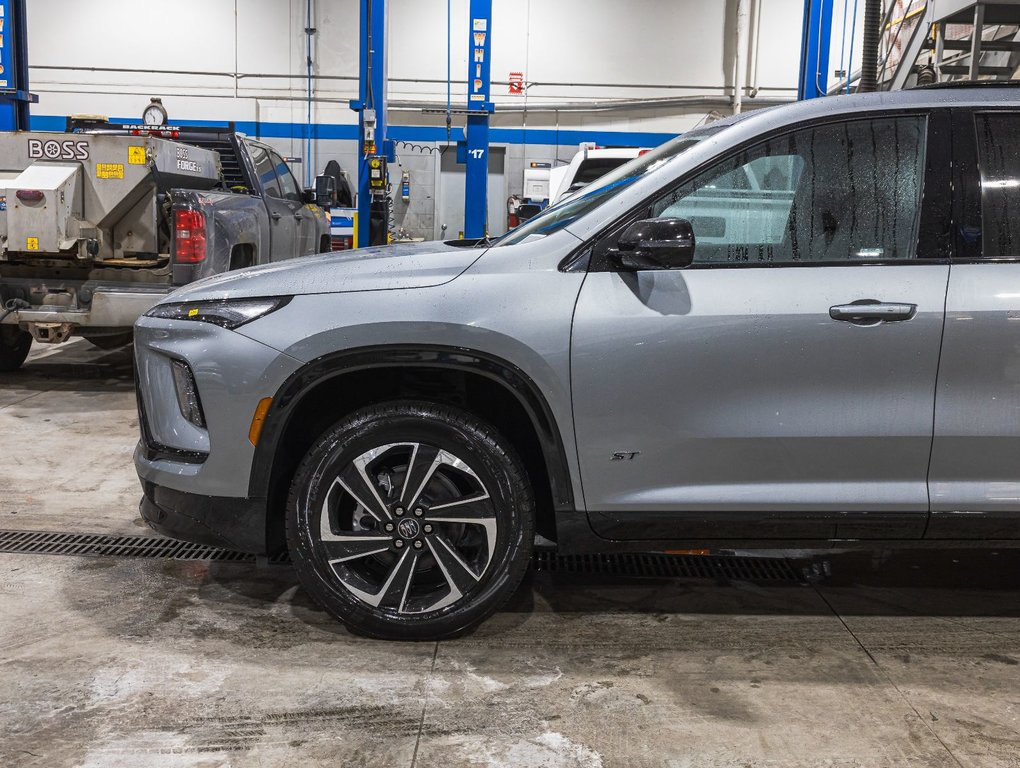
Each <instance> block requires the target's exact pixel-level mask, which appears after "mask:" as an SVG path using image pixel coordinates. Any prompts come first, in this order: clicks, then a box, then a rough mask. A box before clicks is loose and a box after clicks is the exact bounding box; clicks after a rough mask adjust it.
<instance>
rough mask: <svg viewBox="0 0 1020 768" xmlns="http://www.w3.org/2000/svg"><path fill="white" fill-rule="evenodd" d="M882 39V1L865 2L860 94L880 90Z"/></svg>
mask: <svg viewBox="0 0 1020 768" xmlns="http://www.w3.org/2000/svg"><path fill="white" fill-rule="evenodd" d="M881 37H882V0H864V51H863V55H862V57H861V81H860V84H859V85H858V86H857V92H858V93H870V92H872V91H874V90H877V88H878V43H879V40H880V39H881Z"/></svg>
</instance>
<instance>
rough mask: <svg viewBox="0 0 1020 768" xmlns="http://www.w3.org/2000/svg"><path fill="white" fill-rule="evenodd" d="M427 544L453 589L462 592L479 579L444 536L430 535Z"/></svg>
mask: <svg viewBox="0 0 1020 768" xmlns="http://www.w3.org/2000/svg"><path fill="white" fill-rule="evenodd" d="M428 545H429V549H430V550H431V551H432V555H433V556H434V557H435V558H436V563H438V564H439V569H440V570H441V571H442V572H443V576H445V577H446V580H447V582H449V584H450V588H451V589H452V590H453V591H455V592H459V593H460V594H463V593H464V592H466V591H467V590H469V589H470V588H471V587H473V586H474V585H475V583H476V582H477V581H478V579H479V576H478V574H476V573H475V572H474V571H473V570H471V567H470V566H469V565H468V564H467V563H465V562H464V560H463V559H462V558H461V556H460V555H458V554H457V550H455V549H454V548H453V546H452V545H451V544H450V542H449V540H447V538H446V537H445V536H443V535H441V534H439V535H436V536H433V537H431V538H430V539H429V540H428Z"/></svg>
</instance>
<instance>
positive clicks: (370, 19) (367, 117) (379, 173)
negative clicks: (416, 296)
mask: <svg viewBox="0 0 1020 768" xmlns="http://www.w3.org/2000/svg"><path fill="white" fill-rule="evenodd" d="M386 29H387V23H386V0H361V63H360V72H359V78H358V81H359V82H358V86H359V90H358V99H357V100H352V101H351V102H350V106H351V109H353V110H355V111H356V112H358V113H359V119H358V134H359V150H360V154H359V157H360V159H359V162H358V243H357V245H358V247H359V248H364V247H366V246H369V245H385V244H386V240H387V232H388V228H389V226H388V225H389V195H388V191H389V176H388V172H387V164H388V162H389V161H392V160H393V142H391V141H389V139H387V138H386V131H387V127H388V124H387V120H386V80H387V72H386Z"/></svg>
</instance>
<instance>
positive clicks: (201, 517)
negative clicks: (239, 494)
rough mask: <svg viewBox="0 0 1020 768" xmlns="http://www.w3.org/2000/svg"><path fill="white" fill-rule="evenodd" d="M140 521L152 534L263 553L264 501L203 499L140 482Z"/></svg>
mask: <svg viewBox="0 0 1020 768" xmlns="http://www.w3.org/2000/svg"><path fill="white" fill-rule="evenodd" d="M142 490H143V492H144V494H145V495H144V496H143V497H142V501H141V504H140V505H139V512H140V513H141V515H142V519H143V520H145V522H146V523H148V524H149V527H151V528H152V529H153V530H156V531H158V532H159V533H162V534H165V535H167V536H171V537H173V538H175V539H181V540H183V541H191V542H194V543H196V544H209V545H212V546H215V547H223V548H225V549H231V550H236V551H238V552H249V553H251V554H255V555H262V554H265V553H266V500H265V499H248V498H230V497H225V496H202V495H200V494H197V493H185V492H183V491H175V490H173V489H172V488H165V487H163V486H160V485H156V484H155V483H150V482H144V481H143V482H142Z"/></svg>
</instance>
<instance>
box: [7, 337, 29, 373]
mask: <svg viewBox="0 0 1020 768" xmlns="http://www.w3.org/2000/svg"><path fill="white" fill-rule="evenodd" d="M31 348H32V334H30V333H28V331H23V330H21V329H20V328H15V327H13V326H8V327H4V328H0V373H7V372H9V371H16V370H18V369H19V368H20V367H21V364H22V363H24V362H25V358H26V357H28V351H29V350H30V349H31Z"/></svg>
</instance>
